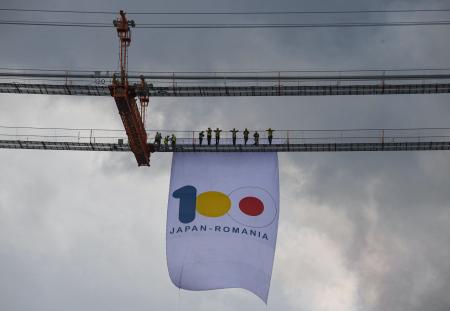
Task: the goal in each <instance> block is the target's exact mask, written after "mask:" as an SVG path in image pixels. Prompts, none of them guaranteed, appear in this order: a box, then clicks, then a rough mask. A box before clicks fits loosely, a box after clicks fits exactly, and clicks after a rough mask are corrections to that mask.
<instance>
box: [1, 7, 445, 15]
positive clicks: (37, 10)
mask: <svg viewBox="0 0 450 311" xmlns="http://www.w3.org/2000/svg"><path fill="white" fill-rule="evenodd" d="M0 11H5V12H35V13H67V14H103V15H116V14H117V12H116V11H101V10H99V11H88V10H49V9H21V8H0ZM417 12H450V8H442V9H392V10H309V11H287V10H283V11H222V12H220V11H207V12H181V11H173V12H170V11H165V12H163V11H160V12H157V11H156V12H142V11H136V12H127V13H128V14H129V15H287V14H290V15H295V14H370V13H417Z"/></svg>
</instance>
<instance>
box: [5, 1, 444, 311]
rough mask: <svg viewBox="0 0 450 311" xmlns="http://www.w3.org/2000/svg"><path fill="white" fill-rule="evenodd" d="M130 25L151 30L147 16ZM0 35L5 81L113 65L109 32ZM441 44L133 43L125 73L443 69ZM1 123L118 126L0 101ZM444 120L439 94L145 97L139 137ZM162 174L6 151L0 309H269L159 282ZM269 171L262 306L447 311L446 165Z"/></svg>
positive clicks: (113, 115) (230, 37) (124, 161)
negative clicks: (11, 71)
mask: <svg viewBox="0 0 450 311" xmlns="http://www.w3.org/2000/svg"><path fill="white" fill-rule="evenodd" d="M35 5H36V4H35V3H33V2H30V1H26V0H23V1H3V2H2V7H34V6H35ZM120 5H121V3H120V2H119V1H113V2H108V3H106V2H103V1H100V2H98V3H95V4H92V3H91V2H90V1H78V2H77V4H76V8H77V9H92V10H95V9H100V10H103V9H107V10H110V8H114V9H117V8H119V7H120ZM445 5H446V2H445V1H431V2H430V1H428V2H424V1H419V0H416V1H407V2H406V1H388V0H385V1H378V2H377V3H376V6H375V4H374V3H373V1H346V2H345V4H343V3H339V4H337V3H336V2H335V1H322V2H321V3H320V5H319V4H317V3H315V2H310V1H300V2H299V1H281V2H280V1H278V2H277V3H274V2H271V1H247V2H245V3H239V4H236V3H234V2H231V1H221V2H214V3H213V2H211V1H189V2H181V3H180V2H178V1H169V2H167V1H155V2H152V4H151V5H149V4H148V3H144V2H143V1H134V2H133V3H130V4H128V7H127V10H129V11H132V10H135V11H136V10H141V9H142V8H145V9H146V10H147V11H151V10H155V11H157V10H161V11H163V10H167V11H170V10H180V11H182V10H186V11H190V10H192V11H200V10H205V11H207V10H284V9H286V10H289V9H293V8H295V9H297V10H308V9H326V10H332V9H357V8H380V9H383V8H412V7H417V8H425V7H426V8H428V7H430V8H431V7H434V8H438V7H445ZM39 7H48V8H74V4H73V3H72V2H70V1H65V2H61V1H50V0H47V1H41V2H40V3H39ZM2 16H4V15H2ZM19 17H20V18H23V19H25V18H29V15H28V16H27V15H20V16H17V19H19ZM32 17H33V16H32ZM370 17H372V18H374V16H370ZM439 17H442V15H440V16H439ZM9 18H16V16H13V15H10V16H9ZM42 18H43V19H44V18H47V19H51V18H56V17H54V16H51V15H42ZM73 18H86V17H79V16H74V17H73ZM380 18H381V19H385V20H390V19H392V20H393V19H398V17H392V16H388V15H380ZM430 18H431V17H430ZM444 18H445V16H444V17H443V19H444ZM110 19H112V17H106V18H102V20H101V21H104V20H105V21H107V20H110ZM259 19H261V20H262V21H265V20H268V19H269V18H268V17H265V18H259ZM297 19H299V18H298V17H297ZM297 19H295V20H297ZM136 20H138V17H136ZM139 21H141V22H151V20H150V18H146V19H144V18H142V17H139ZM0 35H1V37H2V39H3V40H2V41H3V42H9V44H4V45H2V58H1V59H0V67H14V66H16V67H21V68H26V67H31V68H33V67H34V68H36V67H39V68H57V69H60V68H67V69H80V68H81V69H83V68H84V69H86V68H87V69H95V68H101V69H114V68H115V66H116V61H117V59H116V54H117V51H116V49H117V42H116V34H115V33H114V31H112V30H99V31H95V30H94V31H88V30H73V29H65V30H61V29H57V30H51V29H45V28H44V29H30V28H19V27H16V28H12V27H6V26H2V27H1V28H0ZM447 36H448V29H447V27H436V28H414V27H411V28H377V29H364V30H363V29H347V30H344V29H322V30H318V29H313V30H303V29H301V30H280V31H278V30H277V31H274V30H267V31H261V30H258V31H256V30H248V31H247V30H246V31H229V30H217V31H212V30H204V31H203V30H202V31H190V30H183V31H162V30H159V31H147V30H145V31H144V30H136V31H135V32H134V38H133V40H134V41H133V43H132V47H131V51H130V68H132V69H139V70H162V71H166V70H167V71H171V70H174V71H183V70H186V71H189V70H194V71H195V70H199V71H202V70H242V69H244V70H245V69H248V70H254V69H265V70H273V69H342V68H344V69H345V68H389V67H391V68H392V67H395V68H404V67H446V68H448V67H450V64H449V63H448V53H449V50H450V44H449V43H448V42H447V41H448V40H447V41H446V40H445V39H444V38H446V37H447ZM0 111H1V114H0V124H5V125H35V126H50V127H51V126H55V127H58V126H67V127H95V128H99V127H100V128H102V127H103V128H120V127H121V123H120V119H119V117H118V114H117V112H116V108H115V105H114V102H113V101H112V99H108V98H72V97H71V98H67V97H50V96H48V97H47V96H15V95H1V96H0ZM449 115H450V108H449V106H448V95H429V96H421V95H417V96H416V95H414V96H379V97H377V96H367V97H328V98H324V97H322V98H309V97H299V98H194V99H179V98H171V99H156V98H155V99H151V108H150V113H149V121H148V125H149V128H154V129H156V128H158V129H160V128H165V129H180V130H191V129H200V128H205V127H207V126H214V127H215V126H219V127H221V128H224V129H226V128H232V127H238V128H243V127H249V128H266V127H269V126H271V127H273V128H275V129H289V128H290V129H336V128H380V127H391V128H392V127H445V126H448V118H449ZM170 162H171V157H170V155H165V154H155V155H153V156H152V167H150V168H148V169H146V168H137V167H136V166H135V163H134V159H133V156H132V155H131V154H108V153H82V152H44V151H11V150H2V151H1V152H0V163H2V164H1V166H0V167H1V169H0V170H1V176H2V177H0V276H1V277H0V309H2V310H22V309H32V310H60V309H61V308H64V309H68V310H80V309H86V310H90V309H95V310H122V309H132V310H144V309H148V308H149V307H150V308H153V309H164V310H178V309H181V308H182V309H186V310H207V309H213V308H214V309H216V310H230V309H236V310H238V309H245V310H259V309H262V308H263V307H264V306H263V305H262V303H261V302H260V301H259V300H258V299H257V298H255V297H254V296H252V295H251V294H250V293H247V292H245V291H243V290H239V289H230V290H222V291H209V292H185V291H179V290H178V289H176V288H175V287H174V286H173V285H172V284H171V283H170V280H169V278H168V275H167V271H166V264H165V241H164V226H165V206H166V204H167V188H168V182H169V171H170ZM280 168H281V171H280V177H281V194H282V197H281V203H282V205H281V219H280V230H279V231H280V233H279V240H278V247H277V253H276V259H275V265H274V275H273V280H272V288H271V293H270V297H269V306H268V309H269V310H281V309H283V310H299V309H303V310H368V311H372V310H374V311H375V310H425V309H426V310H433V311H434V310H436V311H439V310H448V309H450V301H449V298H448V294H447V293H448V292H450V279H449V278H450V266H449V264H448V262H449V258H450V254H449V250H448V247H446V245H447V244H448V241H449V239H450V229H449V228H450V226H449V224H450V210H449V206H448V202H450V194H449V192H448V185H449V182H450V180H449V179H450V177H449V176H450V175H449V174H448V173H449V172H450V162H449V158H448V154H447V152H402V153H357V154H356V153H340V154H337V153H333V154H331V153H330V154H283V155H281V156H280Z"/></svg>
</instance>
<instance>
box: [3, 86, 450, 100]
mask: <svg viewBox="0 0 450 311" xmlns="http://www.w3.org/2000/svg"><path fill="white" fill-rule="evenodd" d="M0 93H12V94H42V95H79V96H111V93H110V91H109V89H108V87H106V86H96V85H57V84H53V85H52V84H25V83H0ZM439 93H450V83H426V84H419V83H418V84H378V85H375V84H353V85H334V84H329V85H299V86H283V85H279V86H159V87H149V88H148V94H149V96H150V97H217V96H335V95H396V94H439Z"/></svg>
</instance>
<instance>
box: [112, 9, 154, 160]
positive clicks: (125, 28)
mask: <svg viewBox="0 0 450 311" xmlns="http://www.w3.org/2000/svg"><path fill="white" fill-rule="evenodd" d="M119 14H120V15H119V17H118V18H117V19H116V20H114V22H113V24H114V26H115V27H116V29H117V35H118V36H119V44H120V59H119V62H120V77H119V79H117V77H116V76H114V77H113V80H112V85H110V86H109V90H110V93H111V96H112V97H114V100H115V102H116V105H117V108H118V109H119V114H120V118H121V119H122V122H123V126H124V128H125V131H126V133H127V136H128V143H129V145H130V149H131V151H132V152H133V153H134V156H135V157H136V161H137V163H138V165H139V166H149V165H150V145H149V144H148V143H147V132H146V131H145V125H144V122H145V107H146V106H147V105H148V97H147V98H143V99H144V103H142V102H141V111H140V112H139V109H138V105H137V103H136V99H135V97H136V90H135V88H134V87H133V86H130V85H129V83H128V47H129V46H130V43H131V29H130V27H134V26H135V23H134V21H130V20H128V19H127V17H126V14H125V12H124V11H120V13H119ZM141 83H142V84H144V81H142V82H141ZM140 97H142V96H140ZM145 101H146V102H145Z"/></svg>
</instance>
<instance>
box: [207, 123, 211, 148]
mask: <svg viewBox="0 0 450 311" xmlns="http://www.w3.org/2000/svg"><path fill="white" fill-rule="evenodd" d="M211 137H212V129H211V128H210V127H208V129H207V130H206V140H207V141H208V146H209V145H211Z"/></svg>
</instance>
